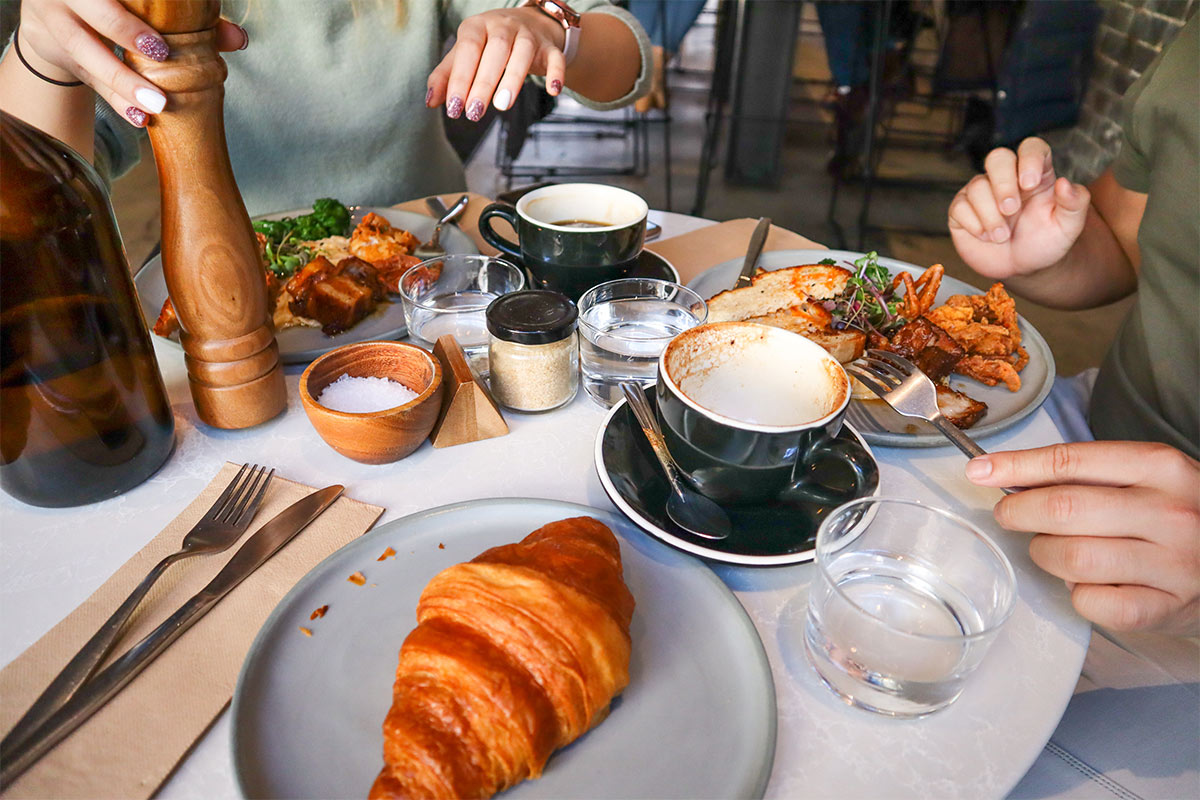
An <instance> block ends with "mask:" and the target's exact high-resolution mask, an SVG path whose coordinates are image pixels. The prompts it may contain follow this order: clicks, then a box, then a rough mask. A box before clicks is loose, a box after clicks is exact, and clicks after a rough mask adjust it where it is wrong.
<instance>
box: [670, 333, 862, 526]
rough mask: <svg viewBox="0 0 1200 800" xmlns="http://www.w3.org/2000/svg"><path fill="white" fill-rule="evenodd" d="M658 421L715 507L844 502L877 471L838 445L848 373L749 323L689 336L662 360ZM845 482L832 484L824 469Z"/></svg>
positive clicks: (812, 348) (855, 447)
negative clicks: (789, 498) (785, 499)
mask: <svg viewBox="0 0 1200 800" xmlns="http://www.w3.org/2000/svg"><path fill="white" fill-rule="evenodd" d="M657 399H658V417H659V422H660V424H661V426H662V429H663V437H664V439H665V440H666V443H667V449H668V450H670V451H671V455H672V456H673V457H674V458H675V461H676V462H677V463H678V464H679V467H680V470H681V472H682V473H683V475H684V477H685V478H686V479H687V480H688V482H689V483H691V484H692V486H694V487H695V488H696V490H697V491H699V492H700V493H702V494H704V495H706V496H708V497H710V498H712V499H713V500H716V501H717V502H719V503H726V504H739V503H755V502H762V501H765V500H769V499H772V498H775V497H779V496H780V495H781V494H784V493H790V494H792V495H794V496H795V497H796V499H797V500H809V501H818V502H825V503H828V502H841V501H845V500H850V499H853V498H854V497H857V496H859V495H860V494H861V493H863V491H864V489H865V488H867V487H868V485H869V483H870V482H871V481H872V480H873V479H874V477H875V474H876V472H875V466H874V462H873V460H872V459H871V457H870V455H869V454H868V453H867V452H866V451H865V450H864V449H863V447H862V446H861V445H860V444H859V443H858V442H857V441H854V440H852V439H850V438H839V437H838V432H839V431H840V430H841V425H842V417H843V415H844V414H845V411H846V406H847V405H848V403H849V401H850V381H849V378H848V377H847V376H846V372H845V370H844V369H842V366H841V365H840V364H839V363H838V362H837V360H836V359H834V358H833V356H831V355H830V354H829V353H828V352H826V351H825V349H824V348H822V347H821V346H820V345H818V344H816V343H814V342H812V341H809V340H808V339H806V338H804V337H803V336H800V335H799V334H796V333H791V332H790V331H785V330H782V329H780V328H772V327H768V326H765V325H758V324H755V323H751V322H718V323H710V324H707V325H700V326H698V327H695V328H692V329H690V330H687V331H684V332H683V333H681V334H679V336H677V337H675V339H674V340H672V342H671V343H670V344H669V345H667V348H666V349H665V350H664V351H663V354H662V356H661V357H660V358H659V362H658V388H657ZM830 461H834V462H838V464H837V466H838V467H839V469H837V470H836V472H837V473H838V474H839V475H840V476H842V479H840V480H839V481H838V482H837V483H838V484H839V485H837V486H830V485H829V483H828V481H827V480H826V479H825V478H822V479H821V480H817V479H816V478H815V476H816V475H817V474H818V472H819V473H820V474H821V475H822V476H824V475H827V474H828V473H829V470H828V469H824V468H822V467H824V466H825V465H827V463H828V462H830Z"/></svg>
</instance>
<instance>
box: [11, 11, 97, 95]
mask: <svg viewBox="0 0 1200 800" xmlns="http://www.w3.org/2000/svg"><path fill="white" fill-rule="evenodd" d="M13 49H14V50H16V51H17V58H18V59H20V61H21V63H22V64H24V65H25V69H27V70H29V71H30V72H32V73H33V74H34V75H36V76H37V77H39V78H41V79H42V80H44V81H45V82H46V83H53V84H54V85H55V86H66V87H72V86H83V81H56V80H55V79H54V78H51V77H49V76H46V75H43V74H42V73H40V72H38V71H37V70H36V69H34V68H33V66H32V65H30V63H29V62H28V61H26V60H25V54H24V53H22V52H21V24H20V23H19V22H18V23H17V26H16V27H15V28H13Z"/></svg>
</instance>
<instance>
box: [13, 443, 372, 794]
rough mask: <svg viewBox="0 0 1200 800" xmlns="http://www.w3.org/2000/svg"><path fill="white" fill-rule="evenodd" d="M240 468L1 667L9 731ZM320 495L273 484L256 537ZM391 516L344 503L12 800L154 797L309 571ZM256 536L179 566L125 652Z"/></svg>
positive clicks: (231, 597) (76, 736)
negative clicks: (309, 497)
mask: <svg viewBox="0 0 1200 800" xmlns="http://www.w3.org/2000/svg"><path fill="white" fill-rule="evenodd" d="M237 469H238V467H237V466H235V465H233V464H226V465H225V466H224V467H222V469H221V471H220V473H219V474H218V475H217V477H216V478H214V479H213V481H212V483H210V484H209V485H208V487H207V488H205V490H204V492H203V493H202V494H201V495H200V497H198V498H197V499H196V500H195V502H193V503H192V504H191V505H189V506H188V507H187V508H186V509H185V510H184V511H183V513H181V514H180V515H179V516H178V517H176V518H175V519H174V520H173V521H172V522H171V523H170V524H169V525H168V526H167V527H166V528H165V529H164V530H163V531H162V533H160V534H158V536H156V537H154V539H153V540H152V541H151V542H150V543H149V544H148V545H146V546H145V547H144V548H143V549H142V550H141V551H140V552H139V553H138V554H137V555H135V556H134V557H133V558H131V559H130V560H129V561H128V562H126V563H125V564H124V566H122V567H121V568H120V569H118V570H117V571H116V573H115V574H114V575H113V576H112V577H111V578H109V579H108V581H106V582H105V584H104V585H103V586H101V587H100V588H99V589H97V590H96V592H95V593H94V594H93V595H92V596H91V597H90V598H88V600H87V601H86V602H85V603H84V604H83V605H82V606H80V607H79V608H77V609H75V611H73V612H71V614H69V615H68V616H67V617H66V619H64V620H63V621H62V622H60V623H59V624H58V625H56V626H54V628H52V629H51V630H50V632H49V633H47V634H46V635H45V636H43V637H42V638H41V639H39V640H38V641H37V642H36V643H34V645H33V646H31V647H30V648H29V649H28V650H26V651H25V652H24V653H22V654H21V655H20V656H18V657H17V658H16V660H14V661H13V662H12V663H11V664H9V665H8V666H7V667H5V668H4V669H3V671H0V697H2V698H3V703H2V704H0V730H4V731H7V730H9V729H10V728H11V727H12V726H13V725H15V724H16V722H17V719H19V718H20V716H21V714H23V713H24V712H25V709H27V708H28V707H29V706H30V705H31V704H32V703H33V701H34V699H35V698H36V697H37V695H38V694H39V693H40V692H41V691H42V690H43V689H44V688H45V687H46V685H47V684H48V683H49V682H50V680H51V678H52V676H54V675H56V674H58V671H59V670H60V669H62V667H63V666H65V665H66V663H67V661H69V660H70V659H71V657H72V656H73V655H74V654H75V653H76V652H77V651H78V650H79V648H80V647H82V646H83V644H84V642H86V641H87V640H88V639H89V638H90V637H91V635H92V634H93V633H95V631H96V629H97V628H99V627H100V625H101V624H102V623H103V622H104V620H106V619H107V618H108V616H109V615H110V614H112V612H113V611H115V610H116V608H117V606H118V605H120V603H121V601H122V600H124V599H125V597H126V596H127V595H128V594H129V592H130V591H131V590H132V589H133V587H134V586H136V585H137V583H138V581H140V580H141V579H142V578H143V577H144V576H145V574H146V573H147V572H149V571H150V569H151V568H152V567H153V566H154V565H155V564H156V563H158V561H159V560H160V559H162V558H163V557H164V556H166V555H167V554H169V553H171V552H173V551H174V550H176V549H178V548H179V544H180V542H182V541H183V537H184V535H185V534H186V533H187V531H188V530H190V529H191V527H192V525H193V524H195V522H196V521H197V520H199V519H200V517H202V516H203V515H204V512H205V511H207V510H208V508H209V506H210V505H212V503H213V501H214V500H215V499H216V498H217V496H218V495H220V493H221V492H222V491H223V490H224V488H225V486H226V485H228V483H229V481H230V480H232V478H233V476H234V475H235V474H236V472H237ZM312 491H313V487H310V486H304V485H302V484H299V483H295V482H293V481H289V480H286V479H284V478H279V477H276V478H273V479H272V480H271V485H270V486H269V487H268V488H267V493H266V495H265V496H264V498H263V504H262V506H261V508H259V511H258V514H257V515H256V516H255V519H254V523H253V524H252V525H251V530H250V531H248V533H252V532H253V531H255V530H257V529H258V527H259V526H260V525H261V524H262V523H264V522H266V521H267V520H269V519H271V518H272V517H274V516H275V515H276V514H277V513H279V512H280V511H282V510H283V509H285V508H287V507H288V506H289V505H291V504H292V503H294V502H295V501H296V500H299V499H300V498H301V497H304V496H305V495H307V494H309V493H311V492H312ZM382 513H383V509H382V508H380V507H379V506H372V505H367V504H366V503H360V502H358V501H357V500H351V499H349V498H347V497H346V496H345V495H343V496H342V497H340V498H338V500H337V501H335V502H334V504H333V505H331V506H330V507H329V508H328V509H326V510H325V513H323V514H322V515H321V516H320V517H318V518H317V519H316V520H315V521H314V522H313V523H312V524H311V525H309V526H308V527H307V528H305V529H304V530H303V531H301V532H300V534H299V535H298V536H296V538H294V539H293V540H292V541H291V542H290V543H289V544H288V545H287V546H286V547H284V548H283V549H282V550H280V551H279V552H278V553H276V554H275V555H274V556H273V557H271V559H270V560H268V561H267V562H266V563H265V564H263V565H262V566H261V567H259V568H258V570H257V571H256V572H255V573H254V574H253V575H251V576H250V577H249V578H247V579H246V580H245V581H243V582H242V583H241V584H240V585H239V586H238V587H237V588H235V589H234V590H233V591H232V592H230V593H229V594H228V595H226V596H225V598H224V599H222V600H221V602H219V603H217V604H216V605H215V606H214V607H213V608H212V609H211V610H210V611H209V612H208V613H207V614H206V615H205V616H204V617H202V618H201V619H200V620H199V621H198V622H197V623H196V624H195V625H193V626H192V628H191V629H190V630H189V631H187V632H186V633H185V634H183V635H182V636H181V637H180V638H179V639H177V640H176V641H175V642H174V643H173V644H172V645H171V646H170V647H168V648H167V649H166V651H164V652H163V653H162V654H161V655H160V656H159V657H158V658H157V659H156V660H155V661H153V662H151V664H150V665H149V666H148V667H146V669H145V670H144V671H143V672H142V673H141V674H140V675H139V676H138V677H137V678H136V679H135V680H134V681H133V682H132V683H130V684H129V685H128V686H127V687H125V689H124V690H123V691H122V692H120V693H119V694H118V695H117V696H116V697H114V698H113V699H112V700H110V701H109V702H108V704H107V705H105V706H104V708H102V709H101V710H100V711H98V712H97V713H96V714H95V715H94V716H93V717H92V718H91V719H89V720H88V721H87V722H86V723H84V724H83V726H81V727H80V728H79V729H78V730H76V731H75V733H73V734H72V735H71V736H70V737H68V738H67V739H65V740H64V741H62V742H61V743H59V745H58V746H57V747H56V748H54V749H53V750H51V751H50V752H49V753H47V754H46V755H45V756H44V757H43V758H42V759H41V761H39V762H38V763H36V764H34V765H33V766H32V767H30V769H29V770H28V771H27V772H26V773H25V774H24V775H22V776H21V777H20V778H18V779H17V781H16V782H14V783H13V785H12V786H11V787H9V789H8V791H6V792H5V793H4V795H3V796H4V797H5V798H17V797H56V798H70V797H79V798H97V797H126V798H146V797H150V796H151V795H152V794H154V792H155V791H156V790H157V789H158V787H159V785H160V784H161V783H162V782H163V781H164V780H165V779H166V778H167V776H168V775H170V774H171V771H172V770H173V769H174V768H175V766H176V765H177V764H178V763H179V761H180V760H181V759H182V758H183V756H184V755H185V754H186V753H187V751H188V750H189V748H191V746H192V744H193V743H194V742H195V741H196V740H197V739H198V738H200V736H201V735H202V734H203V733H204V732H205V731H206V730H207V729H208V727H209V726H210V725H211V724H212V722H213V720H215V719H216V718H217V716H218V715H219V714H220V713H221V711H222V710H223V709H224V708H225V706H226V705H228V703H229V701H230V698H232V696H233V687H234V684H235V683H236V681H237V676H238V671H239V670H240V669H241V666H242V661H243V660H244V659H245V656H246V652H247V651H248V650H249V649H250V644H251V642H253V640H254V636H255V635H256V634H257V633H258V629H259V628H260V627H261V626H262V624H263V622H265V621H266V619H267V615H268V614H270V613H271V610H272V609H274V608H275V606H276V604H277V603H278V602H279V601H280V600H281V599H282V598H283V596H284V595H285V594H286V593H287V592H288V590H289V589H291V588H292V586H294V585H295V584H296V582H297V581H299V580H300V578H301V577H303V576H304V575H305V574H306V573H307V572H308V571H309V570H311V569H312V568H313V567H315V566H316V565H317V564H318V563H320V562H321V561H322V560H323V559H324V558H325V557H326V556H328V555H329V554H331V553H332V552H334V551H335V550H337V549H338V548H339V547H341V546H342V545H344V544H346V543H347V542H350V541H352V540H353V539H355V538H356V537H357V536H359V535H360V534H362V533H363V532H364V531H366V530H367V529H369V528H370V527H371V525H373V524H374V522H375V520H376V519H378V518H379V515H380V514H382ZM246 538H247V536H245V535H244V536H243V537H242V539H241V540H239V542H238V544H235V545H234V546H233V547H232V548H230V549H229V550H227V551H225V552H224V553H217V554H214V555H207V556H195V557H193V558H189V559H185V560H184V561H182V562H180V563H178V564H175V565H173V566H172V567H170V569H168V570H167V572H166V574H165V575H163V577H162V578H160V579H159V581H158V583H157V584H156V585H155V587H154V589H152V590H151V592H150V594H149V595H147V597H146V599H145V600H143V601H142V605H141V607H140V609H139V610H138V611H137V612H136V613H135V615H134V617H133V618H132V619H131V620H130V624H129V628H128V629H127V630H126V632H125V634H124V635H123V636H122V638H121V640H120V642H118V644H117V646H116V648H115V650H116V653H117V654H120V653H122V652H124V651H125V650H127V649H128V648H129V646H130V645H132V644H134V643H135V642H137V641H139V640H140V639H141V638H142V637H143V636H145V635H146V634H147V633H149V632H150V631H151V630H153V629H154V628H155V627H156V626H157V625H158V624H159V623H161V622H162V621H163V620H164V619H166V618H167V617H168V616H169V615H170V614H171V613H173V612H174V611H175V610H176V609H177V608H178V607H179V606H180V605H182V604H183V603H184V602H185V601H186V600H187V599H188V598H190V597H191V596H192V595H193V594H195V593H196V592H197V591H199V590H200V589H201V588H203V587H204V585H205V584H207V583H208V582H209V581H210V580H212V578H213V577H214V576H215V575H216V574H217V572H218V571H219V570H220V569H221V567H223V566H224V565H225V562H227V561H228V560H229V559H230V558H231V557H232V555H233V553H234V552H235V551H236V549H237V547H238V546H240V545H241V544H242V543H243V542H244V541H245V540H246ZM114 657H115V656H114Z"/></svg>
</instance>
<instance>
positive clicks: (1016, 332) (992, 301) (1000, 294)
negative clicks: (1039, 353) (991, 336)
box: [983, 281, 1021, 348]
mask: <svg viewBox="0 0 1200 800" xmlns="http://www.w3.org/2000/svg"><path fill="white" fill-rule="evenodd" d="M983 299H984V302H985V303H986V304H987V309H988V313H987V319H986V320H985V321H986V322H990V323H991V324H993V325H1003V326H1004V327H1005V328H1006V329H1007V330H1008V334H1009V336H1011V337H1012V343H1013V347H1014V348H1015V347H1016V346H1017V345H1019V344H1020V343H1021V328H1020V326H1018V325H1017V303H1016V301H1015V300H1013V299H1012V297H1010V296H1009V294H1008V292H1006V291H1004V284H1003V283H1000V282H999V281H997V282H996V283H993V284H992V286H991V288H990V289H988V290H987V294H985V295H984V296H983Z"/></svg>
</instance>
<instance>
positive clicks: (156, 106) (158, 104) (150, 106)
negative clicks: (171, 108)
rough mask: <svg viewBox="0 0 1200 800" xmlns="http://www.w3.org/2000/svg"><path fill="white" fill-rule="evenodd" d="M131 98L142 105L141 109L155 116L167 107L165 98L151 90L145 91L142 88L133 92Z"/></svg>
mask: <svg viewBox="0 0 1200 800" xmlns="http://www.w3.org/2000/svg"><path fill="white" fill-rule="evenodd" d="M133 97H134V99H135V100H137V101H138V102H139V103H140V104H141V105H142V108H144V109H146V110H147V111H149V112H150V113H151V114H157V113H158V112H160V111H162V110H163V109H164V108H166V106H167V98H165V97H163V96H162V95H161V94H159V93H158V92H156V91H154V90H153V89H146V88H144V87H143V88H141V89H138V90H137V91H136V92H134V93H133Z"/></svg>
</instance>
